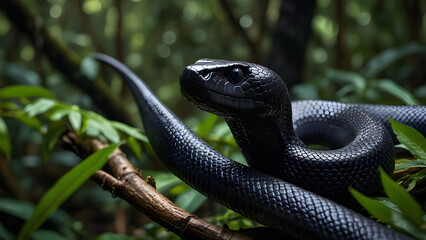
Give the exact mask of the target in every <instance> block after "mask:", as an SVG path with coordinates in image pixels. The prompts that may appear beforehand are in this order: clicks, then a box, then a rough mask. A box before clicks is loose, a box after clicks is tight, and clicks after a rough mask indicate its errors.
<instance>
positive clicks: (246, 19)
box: [240, 14, 253, 28]
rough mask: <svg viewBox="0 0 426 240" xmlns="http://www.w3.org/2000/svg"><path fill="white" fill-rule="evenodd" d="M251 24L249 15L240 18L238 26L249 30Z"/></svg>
mask: <svg viewBox="0 0 426 240" xmlns="http://www.w3.org/2000/svg"><path fill="white" fill-rule="evenodd" d="M252 24H253V18H251V16H250V15H247V14H245V15H243V16H241V17H240V25H241V27H243V28H249V27H251V25H252Z"/></svg>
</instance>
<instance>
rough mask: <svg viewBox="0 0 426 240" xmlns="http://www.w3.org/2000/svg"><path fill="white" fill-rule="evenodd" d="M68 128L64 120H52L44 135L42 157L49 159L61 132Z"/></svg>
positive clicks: (45, 159)
mask: <svg viewBox="0 0 426 240" xmlns="http://www.w3.org/2000/svg"><path fill="white" fill-rule="evenodd" d="M65 130H66V126H65V124H64V123H63V122H62V121H57V122H51V123H50V126H49V128H48V129H47V132H46V134H44V136H43V142H42V145H41V149H42V157H43V160H44V161H47V160H48V159H49V155H50V153H51V152H52V150H53V148H54V147H55V145H56V143H57V142H58V139H59V137H60V136H61V134H62V133H63V132H64V131H65Z"/></svg>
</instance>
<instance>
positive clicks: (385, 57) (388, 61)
mask: <svg viewBox="0 0 426 240" xmlns="http://www.w3.org/2000/svg"><path fill="white" fill-rule="evenodd" d="M412 54H426V46H425V45H423V44H419V43H408V44H406V45H403V46H401V47H395V48H390V49H387V50H385V51H383V52H382V53H380V54H378V55H377V56H376V57H374V58H373V59H371V60H370V61H369V62H368V63H367V64H366V65H365V67H364V68H363V69H362V70H361V71H362V72H363V73H364V74H365V75H366V76H368V77H373V76H375V75H376V74H377V73H379V72H381V71H382V70H384V69H386V68H388V67H389V66H390V65H392V64H393V63H395V62H397V61H398V60H400V59H402V58H404V57H406V56H408V55H412Z"/></svg>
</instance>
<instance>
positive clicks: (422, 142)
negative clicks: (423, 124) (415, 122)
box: [389, 119, 426, 163]
mask: <svg viewBox="0 0 426 240" xmlns="http://www.w3.org/2000/svg"><path fill="white" fill-rule="evenodd" d="M389 121H390V122H391V125H392V129H393V131H394V132H395V134H396V137H397V138H398V140H399V142H401V143H402V144H404V146H406V147H407V148H408V150H410V152H411V154H413V156H414V157H416V158H417V159H419V160H421V161H423V162H424V163H426V138H425V137H424V136H423V135H422V134H421V133H420V132H419V131H417V130H416V129H414V128H412V127H409V126H406V125H404V124H402V123H399V122H396V121H394V120H392V119H389Z"/></svg>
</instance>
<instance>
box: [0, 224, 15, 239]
mask: <svg viewBox="0 0 426 240" xmlns="http://www.w3.org/2000/svg"><path fill="white" fill-rule="evenodd" d="M0 239H3V240H14V239H15V236H13V235H12V233H10V232H9V231H7V229H6V228H5V227H4V226H3V224H1V223H0Z"/></svg>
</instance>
